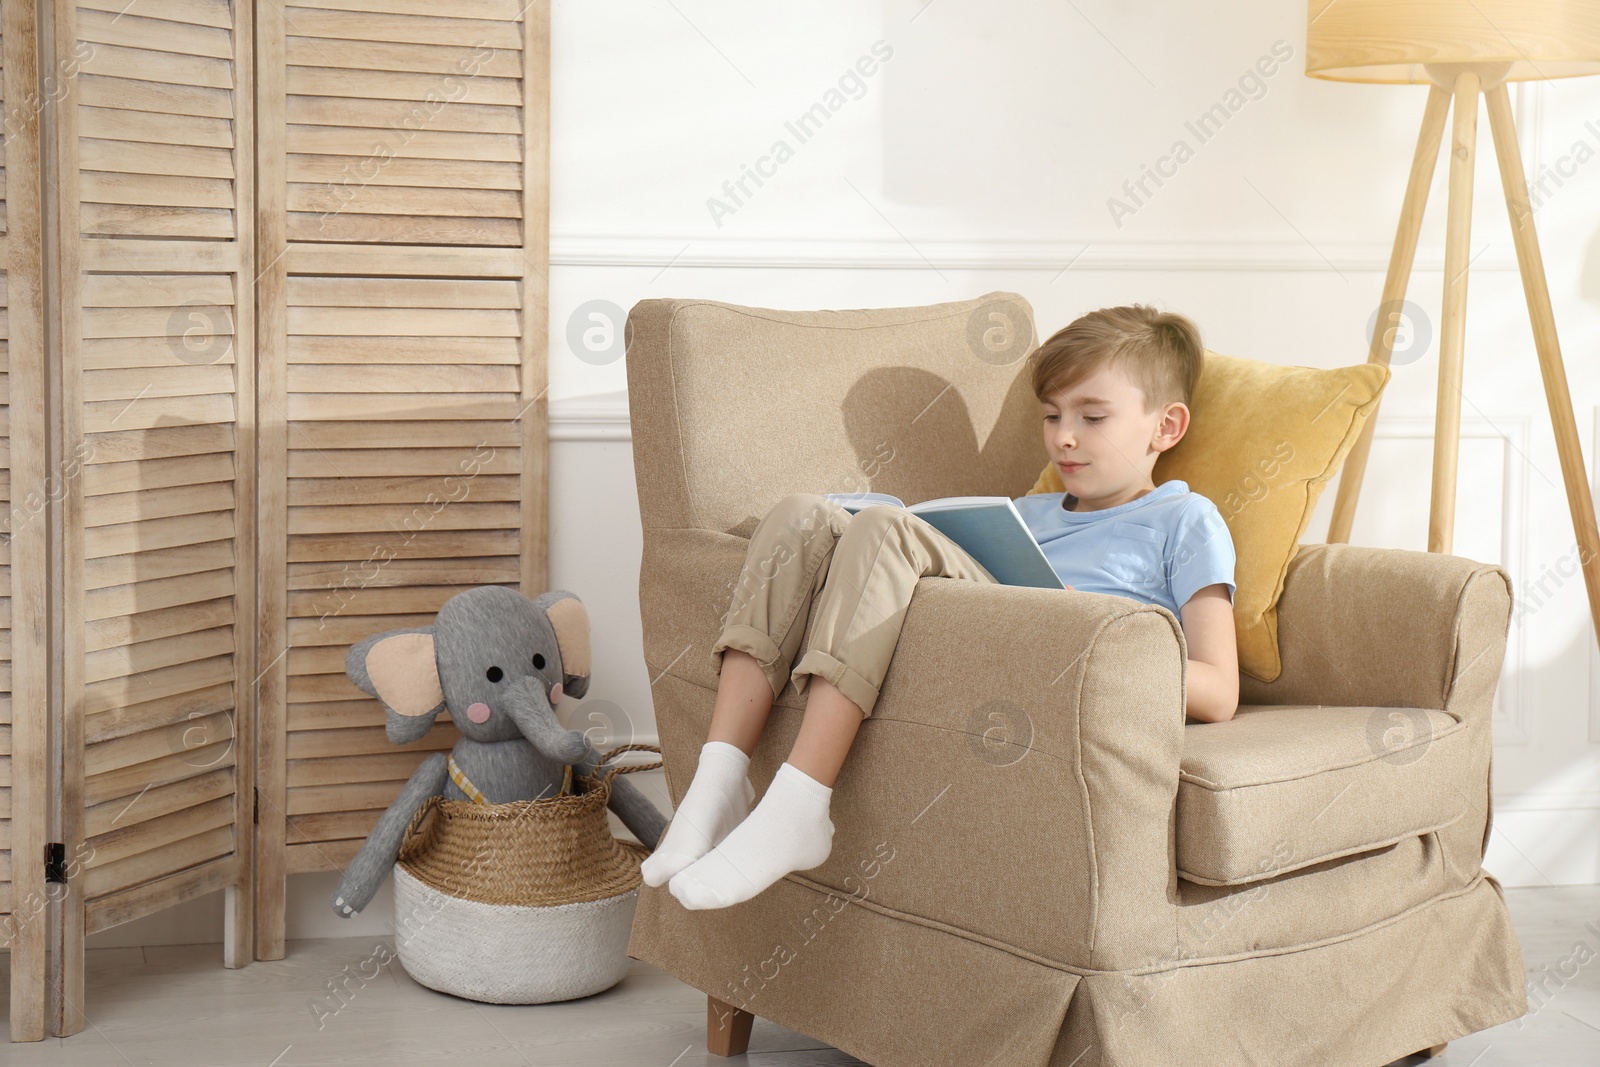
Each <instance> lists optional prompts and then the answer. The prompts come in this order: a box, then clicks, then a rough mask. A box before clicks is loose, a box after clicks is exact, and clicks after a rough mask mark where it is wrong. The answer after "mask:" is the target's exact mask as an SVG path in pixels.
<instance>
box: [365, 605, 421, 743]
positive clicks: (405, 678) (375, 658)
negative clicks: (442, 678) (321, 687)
mask: <svg viewBox="0 0 1600 1067" xmlns="http://www.w3.org/2000/svg"><path fill="white" fill-rule="evenodd" d="M344 669H345V673H346V674H347V675H349V676H350V680H351V681H352V682H354V683H355V684H356V686H357V687H358V688H360V689H361V690H362V692H365V693H368V694H371V695H372V696H375V697H377V698H378V699H379V700H381V701H383V705H384V708H385V710H386V718H387V720H388V734H389V740H390V741H393V742H394V743H396V744H406V743H408V742H411V741H415V740H417V739H418V738H420V737H421V736H422V735H423V734H425V733H427V732H428V731H429V730H430V729H432V727H433V720H434V717H435V716H437V715H438V714H439V712H440V710H442V709H443V708H444V706H445V700H444V690H443V688H442V686H441V685H440V683H439V667H438V661H437V660H436V659H435V657H434V648H433V628H432V627H431V626H429V627H424V628H422V629H420V630H393V631H390V632H388V633H382V634H377V635H375V636H373V637H369V638H366V639H365V640H363V641H360V642H358V643H357V644H355V645H352V646H351V648H350V651H349V653H348V654H346V656H345V663H344Z"/></svg>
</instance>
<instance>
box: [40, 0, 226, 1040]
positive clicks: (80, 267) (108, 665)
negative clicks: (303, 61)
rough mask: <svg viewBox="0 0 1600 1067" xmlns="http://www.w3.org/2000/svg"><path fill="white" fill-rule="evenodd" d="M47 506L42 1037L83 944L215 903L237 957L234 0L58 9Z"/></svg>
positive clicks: (64, 1009)
mask: <svg viewBox="0 0 1600 1067" xmlns="http://www.w3.org/2000/svg"><path fill="white" fill-rule="evenodd" d="M53 17H54V42H55V54H54V56H53V57H52V58H53V61H54V64H55V66H56V67H57V69H61V70H65V69H67V68H68V67H72V68H74V69H75V70H76V76H75V78H74V79H73V83H72V85H71V91H70V92H68V93H67V94H65V95H64V96H63V97H62V98H61V99H60V100H59V101H58V102H56V103H55V104H54V117H55V121H54V123H53V147H54V150H55V162H54V166H53V167H51V168H50V170H52V171H53V173H54V185H55V189H56V196H57V202H56V204H55V211H54V213H53V215H54V218H55V219H56V221H57V224H58V227H59V229H58V234H57V237H56V242H55V243H56V247H55V249H54V251H55V253H56V260H57V270H56V271H55V281H56V284H57V286H58V287H59V288H58V303H57V318H56V326H57V343H58V345H59V352H58V354H57V358H58V359H59V408H58V410H55V411H53V412H52V414H53V415H54V416H55V418H56V420H57V421H56V430H57V433H58V441H59V454H60V455H61V456H63V457H65V458H66V459H68V460H75V461H77V462H79V463H81V465H82V475H81V477H79V478H76V479H72V480H69V481H67V482H66V483H65V484H66V491H65V492H64V494H63V495H62V502H61V503H62V507H61V524H60V537H59V542H60V550H61V567H60V571H59V575H60V577H59V583H58V584H59V588H60V591H61V599H62V604H63V606H62V609H61V616H60V619H59V630H58V631H57V636H58V639H59V648H60V662H61V677H60V682H59V684H60V691H61V701H62V707H61V726H60V729H61V753H62V762H61V768H60V777H61V780H60V794H61V801H60V803H61V810H60V816H59V819H60V835H61V836H60V838H59V840H61V841H62V842H63V843H64V845H65V851H66V853H67V855H68V856H69V857H71V858H73V859H74V860H81V868H82V869H81V872H74V873H75V876H74V877H72V878H71V879H69V885H72V886H74V887H75V888H76V890H77V892H75V893H73V894H71V895H70V896H69V897H68V898H67V900H66V902H65V906H64V907H63V909H62V911H61V916H60V928H59V935H58V936H59V942H58V950H59V975H60V977H59V985H58V987H57V996H58V1003H57V1004H56V1005H55V1006H54V1014H55V1018H54V1020H53V1021H54V1023H55V1025H56V1027H57V1030H56V1032H57V1033H61V1034H70V1033H75V1032H77V1031H78V1030H80V1029H82V1027H83V1022H84V1021H83V966H82V964H83V937H84V935H85V934H86V933H89V932H92V931H94V930H97V929H101V928H104V927H108V926H112V925H115V924H118V923H122V922H126V921H127V920H129V919H132V918H136V917H138V916H140V915H143V914H146V913H149V912H151V911H155V910H158V909H161V908H165V907H170V906H171V905H173V904H176V903H178V902H180V901H183V900H188V899H190V898H193V897H196V896H199V895H201V894H204V893H209V892H212V891H214V890H217V889H226V890H227V896H226V901H227V907H226V911H227V931H226V934H225V951H224V956H225V960H226V962H227V964H228V965H229V966H239V965H242V964H243V963H245V962H248V961H249V959H250V958H251V957H250V947H251V936H252V925H253V924H252V921H251V914H250V911H251V907H252V904H253V893H254V876H253V870H252V860H253V856H254V848H253V842H252V822H251V820H252V815H253V808H254V783H253V775H254V767H255V762H254V743H253V740H254V701H253V699H252V697H251V691H252V685H253V682H254V678H255V674H256V670H255V641H254V638H255V625H254V624H255V619H256V604H255V589H256V567H255V556H256V546H255V530H256V525H257V514H256V503H255V471H256V448H255V439H256V433H255V415H256V405H255V372H256V371H255V344H254V334H255V329H254V293H253V282H254V279H255V273H256V266H255V255H254V247H253V246H254V226H253V220H254V211H255V196H254V187H253V186H254V181H253V169H254V152H253V142H254V136H253V128H252V122H251V109H252V92H251V71H252V68H253V63H252V58H251V57H252V49H253V42H252V33H251V21H252V20H251V7H250V2H249V0H239V2H236V3H233V4H231V5H230V4H228V3H225V2H221V0H142V2H141V3H140V4H139V6H138V7H137V8H136V9H132V10H129V9H127V5H126V3H124V2H122V0H79V2H77V3H74V2H73V0H54V6H53Z"/></svg>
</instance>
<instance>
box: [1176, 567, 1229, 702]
mask: <svg viewBox="0 0 1600 1067" xmlns="http://www.w3.org/2000/svg"><path fill="white" fill-rule="evenodd" d="M1180 615H1181V616H1182V618H1181V620H1180V621H1181V622H1182V625H1183V639H1184V642H1185V643H1186V644H1187V645H1188V646H1189V673H1188V685H1187V689H1188V694H1189V696H1188V707H1187V708H1185V709H1184V713H1185V714H1186V715H1187V716H1188V717H1189V718H1191V719H1199V720H1200V721H1201V722H1227V721H1228V720H1229V719H1231V718H1233V713H1234V712H1235V711H1237V710H1238V708H1239V642H1238V639H1237V637H1236V636H1235V635H1234V630H1233V601H1232V600H1230V599H1229V597H1228V587H1227V586H1226V585H1225V584H1223V583H1221V582H1218V583H1216V584H1215V585H1208V586H1206V587H1205V588H1203V589H1201V590H1199V591H1197V592H1196V593H1195V594H1194V596H1192V597H1190V598H1189V602H1188V603H1186V604H1184V605H1183V607H1182V608H1181V609H1180Z"/></svg>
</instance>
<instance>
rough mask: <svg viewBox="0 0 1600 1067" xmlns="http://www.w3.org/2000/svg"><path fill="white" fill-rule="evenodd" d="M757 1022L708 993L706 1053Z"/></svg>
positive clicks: (730, 1048)
mask: <svg viewBox="0 0 1600 1067" xmlns="http://www.w3.org/2000/svg"><path fill="white" fill-rule="evenodd" d="M755 1021H756V1017H755V1016H754V1015H752V1014H751V1013H750V1012H747V1011H745V1010H744V1009H743V1008H736V1007H734V1006H733V1005H732V1004H729V1003H727V1002H726V1001H721V1000H718V999H717V998H716V997H714V996H712V995H711V994H709V993H707V994H706V1051H708V1052H710V1053H711V1054H712V1055H715V1056H743V1055H744V1054H745V1052H746V1051H747V1050H748V1049H749V1048H750V1024H751V1023H753V1022H755ZM1440 1047H1441V1048H1442V1047H1443V1046H1440Z"/></svg>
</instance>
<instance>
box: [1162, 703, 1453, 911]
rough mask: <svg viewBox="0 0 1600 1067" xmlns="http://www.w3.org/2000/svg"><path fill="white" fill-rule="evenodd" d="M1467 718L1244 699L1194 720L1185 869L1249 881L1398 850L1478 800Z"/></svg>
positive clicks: (1187, 736)
mask: <svg viewBox="0 0 1600 1067" xmlns="http://www.w3.org/2000/svg"><path fill="white" fill-rule="evenodd" d="M1472 755H1473V752H1472V747H1471V746H1470V744H1469V742H1468V737H1467V723H1466V722H1464V721H1463V720H1462V718H1461V716H1460V715H1459V714H1457V713H1455V712H1449V711H1436V710H1433V709H1428V708H1407V707H1370V708H1368V707H1320V706H1319V707H1310V706H1305V705H1300V706H1285V705H1254V706H1251V705H1244V706H1241V707H1240V708H1239V712H1238V714H1237V715H1236V716H1235V717H1234V718H1233V719H1232V720H1230V721H1228V722H1223V723H1198V724H1193V725H1189V726H1185V727H1184V744H1183V759H1182V762H1181V765H1180V770H1179V775H1178V780H1179V784H1178V875H1179V877H1181V878H1186V879H1188V880H1189V881H1191V882H1199V883H1201V884H1203V885H1242V884H1245V883H1248V882H1256V881H1260V880H1261V879H1264V878H1270V877H1273V876H1275V875H1279V874H1284V873H1287V872H1289V871H1294V870H1299V869H1300V868H1302V867H1309V866H1311V865H1312V864H1314V863H1320V862H1322V861H1323V860H1329V859H1335V858H1337V857H1340V856H1348V855H1350V854H1352V853H1356V852H1367V851H1370V850H1372V849H1376V848H1382V847H1384V846H1387V845H1392V844H1394V843H1395V842H1397V841H1400V840H1403V839H1404V838H1408V837H1415V836H1418V835H1421V834H1426V833H1430V832H1432V831H1434V830H1438V829H1441V828H1442V827H1445V826H1448V825H1450V824H1451V823H1453V822H1455V821H1456V820H1457V819H1459V818H1460V817H1461V816H1462V815H1463V814H1464V813H1465V812H1466V810H1467V808H1468V807H1469V806H1470V800H1469V797H1468V790H1469V788H1470V787H1471V785H1472V776H1473V775H1481V774H1482V768H1481V767H1479V766H1477V765H1476V762H1475V761H1474V760H1473V758H1472Z"/></svg>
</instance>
